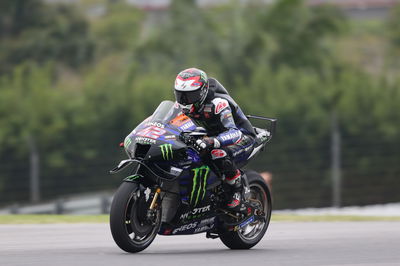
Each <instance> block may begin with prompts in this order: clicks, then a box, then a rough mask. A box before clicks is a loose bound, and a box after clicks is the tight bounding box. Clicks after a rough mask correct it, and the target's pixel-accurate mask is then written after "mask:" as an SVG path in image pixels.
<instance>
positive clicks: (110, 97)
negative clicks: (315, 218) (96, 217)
mask: <svg viewBox="0 0 400 266" xmlns="http://www.w3.org/2000/svg"><path fill="white" fill-rule="evenodd" d="M398 3H399V1H395V0H325V1H324V0H310V1H306V0H304V1H302V0H259V1H256V0H236V1H229V0H218V1H217V0H214V1H211V0H201V1H200V0H199V1H194V0H171V1H167V0H157V1H156V0H153V1H150V0H147V1H146V0H142V1H140V0H108V1H107V0H2V1H0V209H2V210H3V212H13V213H22V212H24V210H25V212H37V213H40V212H42V213H45V212H57V213H63V212H65V210H66V209H68V208H69V207H71V206H69V207H68V206H67V204H68V202H69V204H70V205H73V204H72V203H71V202H72V200H71V199H72V198H78V199H81V201H78V203H74V204H75V205H74V206H75V208H78V209H79V206H81V205H83V202H84V201H85V200H84V199H86V201H91V202H92V203H93V202H94V203H96V204H98V203H100V205H99V206H100V207H99V208H100V209H99V211H102V212H106V211H107V207H108V204H109V197H110V196H111V195H112V192H113V191H114V190H115V189H116V188H117V187H118V185H119V184H120V183H121V180H122V178H123V177H124V173H122V174H120V175H114V176H111V175H109V173H108V171H109V170H110V169H111V168H113V167H114V166H115V165H116V164H117V163H118V162H119V160H121V159H123V158H124V157H125V154H124V152H123V151H122V150H121V149H120V148H119V147H118V144H119V142H121V141H122V140H123V139H124V137H125V136H126V135H127V134H128V133H129V132H130V131H131V130H132V129H133V128H134V127H135V126H136V124H138V123H139V122H140V121H142V120H143V119H144V118H145V117H147V116H148V115H150V114H151V113H152V111H153V110H154V109H155V108H156V107H157V106H158V104H159V102H160V101H161V100H164V99H170V100H172V99H173V83H174V80H175V76H176V74H177V73H178V72H179V71H180V70H182V69H185V68H188V67H198V68H201V69H203V70H205V71H206V72H207V73H208V74H209V76H213V77H215V78H217V79H218V80H220V82H221V83H222V84H224V86H225V87H226V88H227V89H228V90H229V91H230V93H231V94H232V96H233V97H234V98H235V99H236V101H237V102H238V103H239V104H240V106H241V107H242V109H243V110H244V111H245V113H246V114H253V115H262V116H269V117H277V118H278V119H279V121H278V129H277V134H276V137H275V138H274V139H273V140H272V142H271V143H270V145H269V146H267V150H266V151H265V152H263V153H262V154H261V155H260V156H258V157H257V158H256V159H255V160H253V162H252V163H251V165H250V166H249V168H253V169H256V170H258V171H260V172H266V173H265V175H266V176H269V177H271V176H272V190H273V197H274V206H275V209H288V208H289V209H297V208H305V207H328V206H335V207H341V206H350V205H360V206H363V205H370V204H382V203H389V202H400V193H399V188H400V163H399V162H400V152H399V148H400V110H399V106H400V76H399V74H400V60H399V55H400V5H399V4H398ZM125 174H126V173H125ZM91 195H94V196H91ZM34 204H41V205H34ZM21 206H41V207H40V208H37V209H34V208H33V207H32V208H31V209H29V208H28V209H23V208H21ZM44 206H47V207H44ZM96 206H97V205H96ZM71 208H72V207H71ZM81 209H82V212H84V213H85V212H86V213H90V212H91V211H90V210H89V209H86V210H84V208H81Z"/></svg>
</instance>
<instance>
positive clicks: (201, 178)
mask: <svg viewBox="0 0 400 266" xmlns="http://www.w3.org/2000/svg"><path fill="white" fill-rule="evenodd" d="M192 171H193V172H194V173H193V186H192V193H191V194H190V204H191V205H192V206H196V205H197V203H198V202H199V199H200V200H203V199H204V196H205V195H206V189H207V178H208V174H209V173H210V168H209V167H208V166H206V165H203V166H202V167H199V168H194V169H192Z"/></svg>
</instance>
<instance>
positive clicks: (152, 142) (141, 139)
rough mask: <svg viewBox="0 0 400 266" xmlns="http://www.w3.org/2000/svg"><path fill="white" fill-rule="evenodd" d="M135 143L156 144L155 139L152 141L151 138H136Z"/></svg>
mask: <svg viewBox="0 0 400 266" xmlns="http://www.w3.org/2000/svg"><path fill="white" fill-rule="evenodd" d="M135 141H136V142H139V143H141V144H156V140H155V139H150V138H146V137H136V138H135Z"/></svg>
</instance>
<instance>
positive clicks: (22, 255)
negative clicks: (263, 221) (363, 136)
mask: <svg viewBox="0 0 400 266" xmlns="http://www.w3.org/2000/svg"><path fill="white" fill-rule="evenodd" d="M46 217H47V215H46V216H39V217H35V216H25V217H24V216H17V217H13V216H0V221H3V224H1V225H0V265H7V266H8V265H41V266H43V265H68V266H71V265H74V266H76V265H88V266H90V265H96V266H99V265H163V266H165V265H167V266H168V265H205V264H206V265H207V266H209V265H230V266H232V265H400V252H398V250H399V247H400V219H399V217H375V218H370V217H355V216H351V217H349V216H346V217H345V216H341V218H340V217H338V216H318V217H319V219H320V221H319V222H315V221H316V220H315V219H317V216H308V217H307V216H295V215H276V217H275V219H274V215H273V216H272V217H273V218H272V222H271V223H270V227H269V229H268V231H267V233H266V235H265V237H264V238H263V239H262V241H261V242H260V243H259V244H258V245H257V246H255V247H254V248H253V249H250V250H229V249H227V248H226V247H225V246H224V245H223V244H222V242H221V241H220V240H218V239H215V240H210V239H206V237H205V234H198V235H191V236H157V237H156V239H155V240H154V242H153V243H152V244H151V245H150V247H149V248H147V249H146V250H144V251H143V252H141V253H136V254H128V253H125V252H123V251H122V250H120V249H119V248H118V247H117V246H116V245H115V243H114V241H113V239H112V237H111V234H110V230H109V225H108V223H107V218H108V217H107V216H105V215H104V216H97V217H96V219H92V220H88V219H87V218H85V217H79V216H78V217H76V216H75V217H72V218H68V216H64V217H62V216H61V217H58V218H61V223H54V222H57V216H56V217H54V216H50V217H47V218H46ZM323 217H325V218H323ZM335 217H337V218H335ZM3 218H5V219H3ZM29 218H30V219H31V220H30V223H28V224H24V223H23V222H21V219H27V220H28V221H29ZM7 219H8V222H4V221H5V220H7ZM40 219H42V221H41V220H40ZM51 219H53V221H51ZM68 219H69V220H68ZM332 219H334V220H335V221H336V222H332V221H327V220H332ZM357 219H361V220H357ZM374 219H375V221H374ZM302 220H303V221H302ZM313 220H314V221H313ZM385 220H386V221H385ZM304 221H306V222H304ZM17 223H20V224H17Z"/></svg>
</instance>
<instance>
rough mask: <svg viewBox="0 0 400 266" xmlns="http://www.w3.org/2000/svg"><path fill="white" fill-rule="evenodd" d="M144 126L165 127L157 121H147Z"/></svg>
mask: <svg viewBox="0 0 400 266" xmlns="http://www.w3.org/2000/svg"><path fill="white" fill-rule="evenodd" d="M146 126H154V127H159V128H164V127H165V126H164V125H163V124H161V123H158V122H148V123H146Z"/></svg>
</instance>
